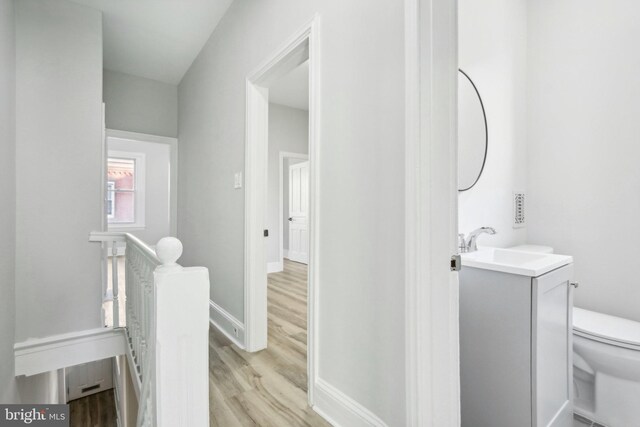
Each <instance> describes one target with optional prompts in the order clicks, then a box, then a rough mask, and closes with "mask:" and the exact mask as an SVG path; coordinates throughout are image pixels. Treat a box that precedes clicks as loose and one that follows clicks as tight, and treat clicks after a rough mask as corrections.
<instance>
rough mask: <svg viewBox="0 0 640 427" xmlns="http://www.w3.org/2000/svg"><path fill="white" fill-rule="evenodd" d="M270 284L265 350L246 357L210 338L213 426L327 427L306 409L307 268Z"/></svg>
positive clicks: (288, 266) (217, 336)
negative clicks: (266, 345) (267, 331)
mask: <svg viewBox="0 0 640 427" xmlns="http://www.w3.org/2000/svg"><path fill="white" fill-rule="evenodd" d="M284 268H285V270H284V272H281V273H272V274H270V275H269V280H268V304H269V308H268V316H269V338H268V348H267V349H266V350H262V351H260V352H257V353H247V352H245V351H242V350H240V349H239V348H238V347H237V346H235V345H233V344H232V343H231V341H229V340H228V339H227V338H226V337H225V336H224V335H223V334H221V333H220V332H219V331H217V330H216V329H215V328H211V330H210V332H209V390H210V396H209V399H210V402H211V403H210V405H209V411H210V420H211V425H212V426H220V427H234V426H265V427H266V426H273V427H288V426H329V425H330V424H328V423H327V422H325V421H324V420H323V419H322V418H321V417H320V416H319V415H318V414H316V413H315V412H314V411H313V410H312V409H311V408H310V407H309V406H308V405H307V266H306V265H304V264H298V263H295V262H292V261H289V260H286V259H285V264H284Z"/></svg>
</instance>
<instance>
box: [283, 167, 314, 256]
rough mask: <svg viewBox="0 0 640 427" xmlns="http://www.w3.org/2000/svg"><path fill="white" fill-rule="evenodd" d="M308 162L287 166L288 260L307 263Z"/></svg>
mask: <svg viewBox="0 0 640 427" xmlns="http://www.w3.org/2000/svg"><path fill="white" fill-rule="evenodd" d="M308 217H309V162H301V163H296V164H295V165H291V166H289V255H288V257H289V259H290V260H291V261H297V262H301V263H304V264H308V263H309V226H308Z"/></svg>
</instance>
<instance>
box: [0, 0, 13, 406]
mask: <svg viewBox="0 0 640 427" xmlns="http://www.w3.org/2000/svg"><path fill="white" fill-rule="evenodd" d="M15 66H16V56H15V19H14V4H13V0H0V171H2V179H0V200H2V215H1V216H2V221H0V242H2V245H0V295H1V296H2V297H1V298H0V402H2V403H16V402H17V390H16V382H15V374H14V356H13V343H14V333H15V315H16V313H15V248H16V246H15V245H16V234H15V226H16V216H15V214H16V192H15V190H16V170H15V146H16V122H15V117H16V102H15V101H16V98H15V82H16V80H15V79H16V75H15Z"/></svg>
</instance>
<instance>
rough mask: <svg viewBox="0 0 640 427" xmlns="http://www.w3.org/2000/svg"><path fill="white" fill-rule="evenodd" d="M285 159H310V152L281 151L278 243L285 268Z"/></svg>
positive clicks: (281, 260) (281, 262) (279, 162)
mask: <svg viewBox="0 0 640 427" xmlns="http://www.w3.org/2000/svg"><path fill="white" fill-rule="evenodd" d="M284 159H297V160H309V155H308V154H300V153H291V152H288V151H281V152H280V156H279V160H278V165H279V168H280V172H279V173H280V175H279V176H280V189H279V196H278V202H279V203H278V212H280V214H279V215H278V218H280V235H279V236H278V244H279V245H280V248H279V250H280V265H281V266H283V268H284Z"/></svg>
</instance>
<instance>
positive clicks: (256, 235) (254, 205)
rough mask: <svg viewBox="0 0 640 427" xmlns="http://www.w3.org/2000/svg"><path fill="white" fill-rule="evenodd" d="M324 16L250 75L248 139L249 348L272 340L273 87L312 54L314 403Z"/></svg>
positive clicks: (310, 339) (310, 335) (310, 361)
mask: <svg viewBox="0 0 640 427" xmlns="http://www.w3.org/2000/svg"><path fill="white" fill-rule="evenodd" d="M318 33H319V17H318V16H315V17H314V18H313V19H312V20H311V21H309V22H308V23H307V24H306V25H304V26H303V27H302V28H301V29H300V30H299V31H297V32H296V33H295V34H294V35H293V36H292V37H291V38H289V39H288V40H287V41H286V42H285V43H284V44H283V45H282V47H281V48H279V49H277V50H276V51H275V52H274V53H273V54H272V55H270V56H269V57H268V58H267V59H266V60H265V61H264V63H263V64H262V65H261V66H259V67H258V68H257V69H256V70H255V71H254V72H253V73H251V74H249V76H248V77H247V82H246V87H247V100H246V103H247V107H246V108H247V112H246V114H247V116H246V126H247V128H246V143H245V253H244V268H245V270H244V277H245V283H244V285H245V286H244V294H245V301H244V307H245V308H244V313H245V316H244V322H245V346H246V349H247V351H250V352H254V351H258V350H262V349H264V348H266V346H267V263H266V254H265V244H264V237H263V230H264V229H265V228H266V227H265V223H266V218H265V213H266V206H267V154H268V133H269V91H268V89H267V87H268V86H269V85H270V84H271V83H272V82H274V81H275V80H277V79H278V78H280V77H283V76H284V75H285V74H287V73H288V72H289V71H291V70H293V69H294V68H295V67H297V66H298V65H300V64H301V63H303V62H304V61H306V60H307V59H308V60H309V268H308V330H307V348H308V351H307V353H308V354H307V374H308V384H309V387H308V390H309V395H308V397H309V403H310V404H312V403H313V385H314V384H315V379H316V377H317V368H316V363H315V362H316V358H317V354H318V345H317V331H316V327H317V324H318V322H317V313H318V309H317V304H318V296H317V286H318V277H317V271H318V226H317V224H318V216H317V212H318V202H319V197H318V196H319V193H318V170H319V168H318V161H319V156H318V153H319V143H320V138H319V137H320V135H319V114H320V108H319V107H320V98H319V96H320V79H319V70H320V52H319V34H318Z"/></svg>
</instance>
